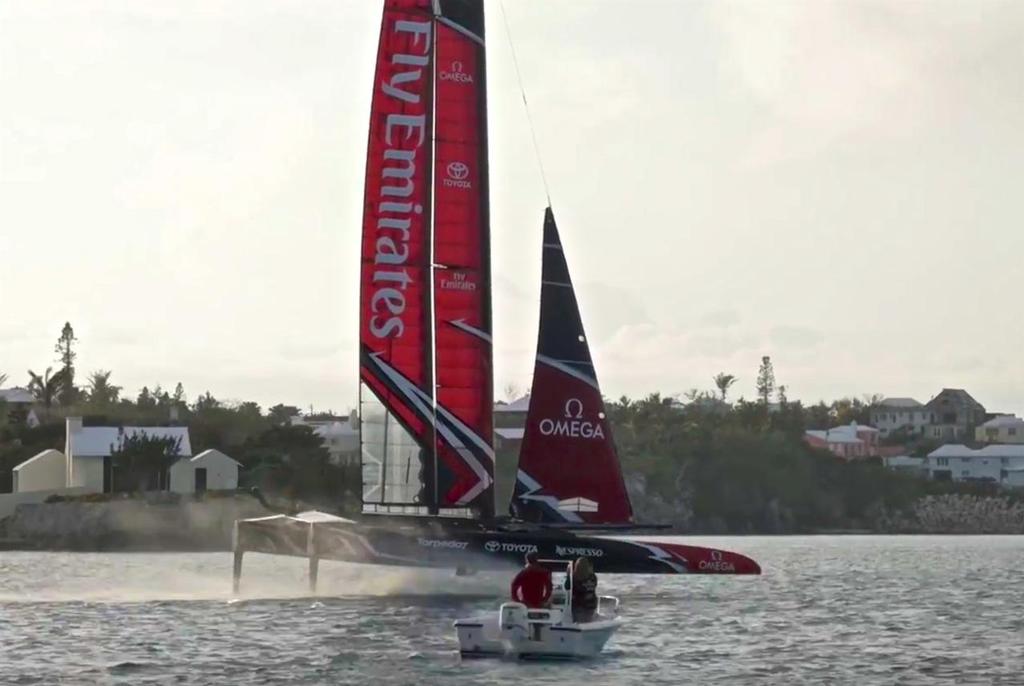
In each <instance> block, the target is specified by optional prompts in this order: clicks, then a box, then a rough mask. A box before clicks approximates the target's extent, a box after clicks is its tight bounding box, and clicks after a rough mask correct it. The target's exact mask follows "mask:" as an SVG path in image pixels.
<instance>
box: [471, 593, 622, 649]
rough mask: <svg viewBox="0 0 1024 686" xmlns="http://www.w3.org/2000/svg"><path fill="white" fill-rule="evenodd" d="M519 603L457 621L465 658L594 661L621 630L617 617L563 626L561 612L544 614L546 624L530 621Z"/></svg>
mask: <svg viewBox="0 0 1024 686" xmlns="http://www.w3.org/2000/svg"><path fill="white" fill-rule="evenodd" d="M529 612H530V611H528V610H527V609H526V607H524V606H523V605H521V604H519V603H505V604H503V605H502V606H501V609H500V610H499V611H498V612H497V613H490V614H486V615H479V616H477V617H470V618H468V619H459V620H456V621H455V623H454V625H455V633H456V636H457V637H458V640H459V653H460V654H461V655H462V656H463V657H515V658H519V659H549V660H550V659H556V660H575V659H585V658H590V657H595V656H596V655H598V654H599V653H600V652H601V651H602V650H603V649H604V646H605V644H607V643H608V640H609V639H610V638H611V637H612V635H613V634H614V633H615V632H616V631H618V629H619V627H620V626H622V620H620V619H618V618H617V617H608V618H604V617H598V618H597V619H596V621H593V622H586V623H583V624H574V623H572V622H564V621H563V615H562V611H561V610H551V611H542V613H543V614H546V615H547V614H550V615H552V616H550V617H545V619H544V621H531V620H530V618H529V617H528V614H529Z"/></svg>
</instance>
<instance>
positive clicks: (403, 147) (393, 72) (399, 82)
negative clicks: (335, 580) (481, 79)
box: [360, 0, 436, 501]
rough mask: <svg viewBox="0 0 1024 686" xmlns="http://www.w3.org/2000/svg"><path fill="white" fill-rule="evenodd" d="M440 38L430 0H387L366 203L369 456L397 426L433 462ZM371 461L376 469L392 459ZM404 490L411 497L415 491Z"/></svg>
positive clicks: (364, 363)
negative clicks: (433, 227)
mask: <svg viewBox="0 0 1024 686" xmlns="http://www.w3.org/2000/svg"><path fill="white" fill-rule="evenodd" d="M435 39H436V36H435V24H434V22H433V17H432V3H431V0H386V1H385V3H384V16H383V20H382V23H381V33H380V44H379V50H378V54H377V67H376V72H375V75H374V82H373V98H372V103H371V112H370V135H369V143H368V146H367V160H366V186H365V198H364V204H363V239H362V251H361V263H362V271H361V279H360V343H361V351H362V355H361V362H360V378H361V380H362V381H363V382H364V384H365V385H366V386H367V387H368V388H369V389H370V390H372V393H373V396H375V397H376V400H377V401H379V403H380V404H381V405H383V411H384V413H385V414H384V415H382V416H383V417H384V419H382V420H381V428H380V431H379V432H378V433H380V435H381V436H382V437H381V438H380V439H379V443H380V445H379V446H367V445H366V441H365V440H364V454H365V453H366V450H367V448H369V449H370V450H371V452H372V451H373V450H376V449H377V448H379V449H380V450H381V451H382V452H383V453H386V452H387V450H389V449H390V447H389V445H388V444H389V441H388V439H387V438H384V437H383V436H385V435H393V434H394V431H395V428H394V424H395V422H396V421H397V423H398V424H400V425H401V427H402V429H403V431H405V432H406V433H407V434H409V436H408V437H407V438H409V439H410V440H411V442H412V445H413V447H415V445H418V446H420V448H421V449H422V448H426V451H425V452H424V451H423V450H421V451H420V452H421V455H417V456H416V459H417V460H421V459H427V460H429V452H430V450H429V449H430V446H431V442H432V440H433V438H432V432H431V431H430V430H429V423H428V421H427V419H426V417H427V413H426V412H425V411H424V408H425V407H426V408H429V406H430V404H431V403H430V397H431V395H432V385H433V382H432V379H431V359H432V353H431V316H430V287H431V284H430V224H429V217H430V216H431V208H430V200H431V188H430V185H431V164H432V161H431V139H432V133H431V131H432V125H433V124H432V112H433V85H432V70H433V64H432V54H433V50H434V41H435ZM424 393H425V394H426V400H424V398H423V395H424ZM362 400H363V404H365V402H366V398H363V399H362ZM364 433H365V432H364ZM374 440H377V439H374ZM406 442H409V441H406ZM391 443H392V445H393V443H394V442H393V441H391ZM407 452H408V451H407ZM405 457H406V459H407V460H411V459H412V458H411V457H410V456H409V455H406V456H405ZM373 459H374V460H376V461H378V464H379V463H380V461H383V460H385V457H384V456H383V454H382V455H380V456H376V457H374V458H373ZM405 471H406V472H409V473H411V474H412V476H411V477H410V478H411V480H413V481H415V480H416V479H417V478H421V477H418V476H417V474H418V472H419V470H413V469H412V468H411V466H410V467H409V468H407V469H406V470H405ZM403 492H404V493H406V494H407V495H408V489H406V491H403ZM417 498H418V496H417ZM383 500H387V498H383ZM402 500H406V501H409V500H413V498H412V496H408V497H403V498H402Z"/></svg>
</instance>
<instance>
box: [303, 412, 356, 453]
mask: <svg viewBox="0 0 1024 686" xmlns="http://www.w3.org/2000/svg"><path fill="white" fill-rule="evenodd" d="M291 425H292V426H308V427H309V428H310V429H312V430H313V433H315V434H316V435H317V436H319V437H320V439H321V440H322V441H323V442H324V447H325V448H327V452H328V454H329V455H330V459H331V462H332V463H334V464H337V465H340V464H346V463H352V464H357V463H358V462H359V416H358V415H357V414H356V412H355V410H353V411H352V413H351V414H350V415H349V416H348V417H329V418H325V419H306V418H305V417H292V419H291Z"/></svg>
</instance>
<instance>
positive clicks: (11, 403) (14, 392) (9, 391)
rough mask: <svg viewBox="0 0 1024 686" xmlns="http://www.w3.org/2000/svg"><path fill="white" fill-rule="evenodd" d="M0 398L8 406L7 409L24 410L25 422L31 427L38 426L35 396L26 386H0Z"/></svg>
mask: <svg viewBox="0 0 1024 686" xmlns="http://www.w3.org/2000/svg"><path fill="white" fill-rule="evenodd" d="M0 400H2V401H3V402H4V403H6V404H7V406H8V411H10V410H11V409H15V408H23V409H24V410H25V423H26V424H28V425H29V426H31V427H36V426H39V417H38V416H37V415H36V411H35V403H36V397H35V396H34V395H32V391H30V390H28V389H27V388H20V387H15V388H0Z"/></svg>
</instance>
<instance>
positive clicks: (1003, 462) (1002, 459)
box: [999, 457, 1010, 467]
mask: <svg viewBox="0 0 1024 686" xmlns="http://www.w3.org/2000/svg"><path fill="white" fill-rule="evenodd" d="M999 464H1001V465H1003V466H1004V467H1005V466H1006V465H1008V464H1010V458H1008V457H1000V458H999Z"/></svg>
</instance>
